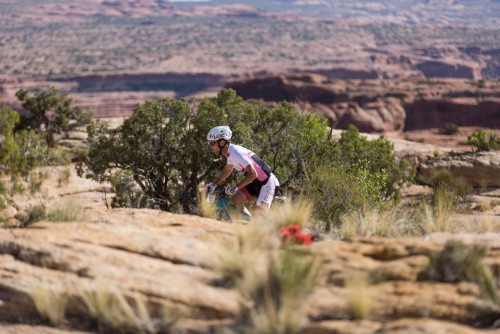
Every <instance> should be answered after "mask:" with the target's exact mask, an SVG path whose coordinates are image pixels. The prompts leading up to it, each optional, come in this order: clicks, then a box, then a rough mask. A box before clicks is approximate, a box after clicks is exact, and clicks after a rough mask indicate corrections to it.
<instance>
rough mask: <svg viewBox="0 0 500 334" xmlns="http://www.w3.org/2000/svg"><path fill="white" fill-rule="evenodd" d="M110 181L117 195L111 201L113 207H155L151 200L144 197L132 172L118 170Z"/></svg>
mask: <svg viewBox="0 0 500 334" xmlns="http://www.w3.org/2000/svg"><path fill="white" fill-rule="evenodd" d="M109 181H110V183H111V185H112V186H113V191H114V193H115V196H114V197H113V198H112V199H111V207H113V208H120V207H128V208H150V207H152V206H153V203H152V201H151V199H150V198H149V197H148V196H146V195H144V193H143V192H141V191H140V188H139V187H138V186H137V183H136V182H134V179H133V176H132V172H130V171H128V170H118V171H116V172H114V173H112V174H111V177H110V179H109Z"/></svg>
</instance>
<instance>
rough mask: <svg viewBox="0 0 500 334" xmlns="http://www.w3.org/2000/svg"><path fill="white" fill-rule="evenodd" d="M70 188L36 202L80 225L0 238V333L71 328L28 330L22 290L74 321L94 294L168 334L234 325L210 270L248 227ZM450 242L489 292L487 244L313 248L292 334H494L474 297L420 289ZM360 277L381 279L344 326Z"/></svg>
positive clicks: (454, 286)
mask: <svg viewBox="0 0 500 334" xmlns="http://www.w3.org/2000/svg"><path fill="white" fill-rule="evenodd" d="M72 177H73V178H74V179H73V180H72V185H70V186H68V187H66V188H56V187H54V188H51V189H50V191H49V192H48V195H47V196H48V197H49V198H52V199H53V200H54V201H63V200H64V198H65V197H73V198H75V199H77V200H78V202H79V203H80V204H81V205H82V206H83V208H84V219H83V220H82V221H78V222H68V223H52V222H48V221H43V222H38V223H35V224H33V225H30V226H29V227H28V228H23V229H16V228H14V229H0V333H30V332H34V331H36V332H39V333H47V334H59V333H61V334H63V333H66V332H67V331H66V330H68V331H69V330H70V329H71V326H75V323H74V322H68V323H66V324H65V325H64V326H62V327H60V328H50V327H44V326H41V325H36V326H29V325H27V324H29V323H33V324H37V323H38V324H40V316H39V315H38V313H37V311H36V308H35V305H34V302H33V300H32V297H31V296H32V293H33V289H46V288H48V287H50V289H55V290H56V291H60V292H65V293H67V294H68V295H69V296H70V306H69V307H68V311H67V312H68V313H69V314H70V315H71V316H72V317H76V318H78V316H81V312H82V309H81V307H78V305H79V302H80V303H81V300H80V301H79V298H78V294H79V292H81V291H82V290H83V291H88V290H91V289H93V288H95V286H96V284H97V285H100V286H103V287H105V288H109V289H111V288H113V289H118V290H119V291H123V293H126V294H134V293H135V294H140V295H141V296H145V297H146V298H147V299H148V305H149V307H150V308H151V309H157V308H158V307H160V305H165V304H167V305H169V306H170V307H175V308H176V309H177V310H180V311H182V318H181V320H180V321H179V322H178V324H177V327H176V328H175V329H174V331H173V332H174V333H210V332H211V331H212V330H213V329H214V328H221V327H223V326H225V325H228V324H231V323H232V322H233V321H234V320H235V319H236V318H237V315H238V313H239V302H240V300H241V299H240V297H241V296H240V295H239V293H238V292H237V291H236V290H234V289H229V288H227V287H224V286H223V285H221V283H220V282H221V280H222V277H221V275H220V274H218V273H217V272H216V271H215V270H214V258H215V257H216V256H217V255H216V254H217V250H218V249H220V246H221V244H224V243H227V242H228V241H229V240H232V238H234V237H235V235H236V233H237V231H238V230H241V229H243V230H244V229H245V228H247V227H248V226H247V227H246V226H245V225H243V226H238V225H234V224H231V223H227V222H219V221H216V220H212V219H205V218H200V217H196V216H188V215H176V214H170V213H166V212H160V211H156V210H147V209H107V208H106V206H105V205H104V202H103V200H102V198H101V197H100V196H101V195H100V194H99V193H96V192H95V189H96V185H95V184H94V183H92V182H89V181H88V180H81V179H77V178H76V176H74V175H73V176H72ZM450 239H460V240H462V241H464V242H466V243H468V244H474V243H478V244H482V245H484V246H485V247H487V254H486V258H485V259H484V262H485V263H486V264H487V265H488V267H490V269H491V271H492V272H493V273H494V275H495V281H496V282H497V285H498V282H499V280H500V276H498V275H500V270H499V268H500V252H498V249H500V241H499V240H500V238H499V235H498V234H483V235H469V234H467V235H451V234H435V235H430V236H428V237H427V238H420V237H419V238H402V239H387V238H373V237H372V238H359V239H353V240H351V241H341V240H333V239H330V238H325V239H324V240H322V241H319V242H316V243H314V244H313V245H312V246H311V251H312V252H314V253H316V254H317V255H318V256H319V257H320V258H321V262H322V276H321V279H320V283H319V284H318V285H317V286H316V288H315V289H314V290H313V292H312V294H311V296H310V297H309V299H308V301H307V305H306V309H307V315H308V319H309V320H308V323H307V324H306V325H305V327H304V330H303V332H304V333H373V334H375V333H422V334H424V333H429V334H431V333H432V334H434V333H451V332H453V333H464V334H469V333H470V334H473V333H483V332H484V333H486V332H488V333H498V332H500V330H494V331H491V330H490V331H486V330H487V329H491V328H492V327H493V326H494V323H495V322H496V321H497V320H498V319H499V318H500V305H499V304H498V303H496V302H494V301H492V300H491V299H488V298H487V297H485V296H484V295H483V294H482V293H481V291H480V289H479V288H478V286H477V285H475V284H473V283H468V282H459V283H443V282H435V281H429V280H425V279H422V272H423V271H424V270H425V267H426V266H427V264H428V263H429V255H430V254H432V253H433V252H436V251H439V250H441V249H442V248H443V245H444V244H445V242H446V241H447V240H450ZM360 273H361V274H366V275H373V274H374V273H377V277H383V279H381V280H380V281H378V282H374V283H372V284H371V285H369V288H368V292H367V293H368V296H369V299H370V300H371V304H372V311H371V312H370V314H369V315H368V317H367V319H365V320H362V321H355V320H353V315H352V310H351V308H350V306H349V302H348V287H347V285H346V283H347V282H348V281H349V280H351V279H352V278H353V277H355V275H359V274H360ZM403 318H404V320H402V319H403ZM15 323H24V324H23V325H19V324H17V325H16V324H15ZM75 328H76V329H77V330H80V331H82V332H87V331H90V332H92V330H91V329H89V328H82V327H78V326H77V327H75Z"/></svg>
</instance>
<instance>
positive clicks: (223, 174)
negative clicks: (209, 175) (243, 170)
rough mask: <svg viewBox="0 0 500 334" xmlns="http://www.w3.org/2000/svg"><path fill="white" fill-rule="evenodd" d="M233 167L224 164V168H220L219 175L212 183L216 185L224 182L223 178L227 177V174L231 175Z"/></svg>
mask: <svg viewBox="0 0 500 334" xmlns="http://www.w3.org/2000/svg"><path fill="white" fill-rule="evenodd" d="M233 168H234V167H233V165H229V164H226V165H225V166H224V168H222V170H221V171H220V174H219V176H218V177H217V178H216V179H215V181H214V182H213V183H214V184H215V185H216V186H218V185H219V184H221V183H222V182H224V180H225V179H227V178H228V177H229V175H231V173H232V172H233Z"/></svg>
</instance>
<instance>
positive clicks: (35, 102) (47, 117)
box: [16, 87, 91, 147]
mask: <svg viewBox="0 0 500 334" xmlns="http://www.w3.org/2000/svg"><path fill="white" fill-rule="evenodd" d="M16 96H17V98H18V99H19V101H20V102H21V105H22V106H23V108H24V109H25V110H26V111H27V112H28V115H23V116H21V122H20V123H19V125H18V128H25V129H28V128H31V129H33V130H34V131H36V132H38V133H43V134H44V135H45V139H46V141H47V146H48V147H54V146H55V145H56V140H55V135H56V134H59V133H61V132H62V131H68V130H70V129H71V128H72V127H73V126H77V125H81V124H86V123H88V122H89V121H90V119H91V113H88V112H84V111H83V110H82V109H81V108H80V107H77V106H76V107H75V106H73V105H72V103H73V101H72V99H71V98H69V97H68V96H67V95H66V94H64V93H61V92H60V91H59V90H57V89H56V88H54V87H50V88H47V89H40V90H35V91H30V90H27V89H20V90H19V91H17V92H16ZM70 120H74V121H75V122H74V123H73V124H70Z"/></svg>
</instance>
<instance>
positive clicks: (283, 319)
mask: <svg viewBox="0 0 500 334" xmlns="http://www.w3.org/2000/svg"><path fill="white" fill-rule="evenodd" d="M310 212H311V206H310V205H306V204H305V203H304V202H302V203H300V204H299V205H297V206H294V207H293V208H292V206H291V204H290V203H288V204H286V203H284V204H283V206H281V207H279V208H276V209H274V210H272V212H269V214H268V215H261V216H258V217H256V218H255V219H254V220H253V221H252V222H251V224H250V225H240V226H239V231H238V233H237V235H236V236H235V238H234V240H233V241H232V242H230V243H228V244H226V245H224V246H223V247H222V248H221V249H220V250H219V252H218V256H217V257H216V261H215V264H214V267H215V268H216V270H217V271H219V272H220V273H221V274H222V275H223V276H224V277H225V278H226V279H227V283H228V285H231V286H233V287H235V288H236V289H237V290H238V291H240V293H241V295H242V296H243V300H242V303H241V305H242V317H241V319H240V322H239V327H238V330H237V332H238V333H241V332H246V333H283V334H285V333H298V332H299V331H300V329H301V327H302V326H303V324H304V323H305V320H306V316H305V310H304V309H303V305H304V304H305V303H304V301H305V299H306V298H307V296H308V295H309V294H310V293H311V291H312V289H313V288H314V286H315V285H316V283H317V280H318V278H319V272H320V261H319V259H318V258H317V257H316V256H315V255H313V254H311V253H309V252H308V249H307V248H305V247H290V246H286V247H283V246H282V245H281V242H280V240H279V238H278V234H277V231H278V230H279V227H280V226H284V225H290V224H297V225H301V226H303V225H305V223H306V222H308V221H309V217H310Z"/></svg>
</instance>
